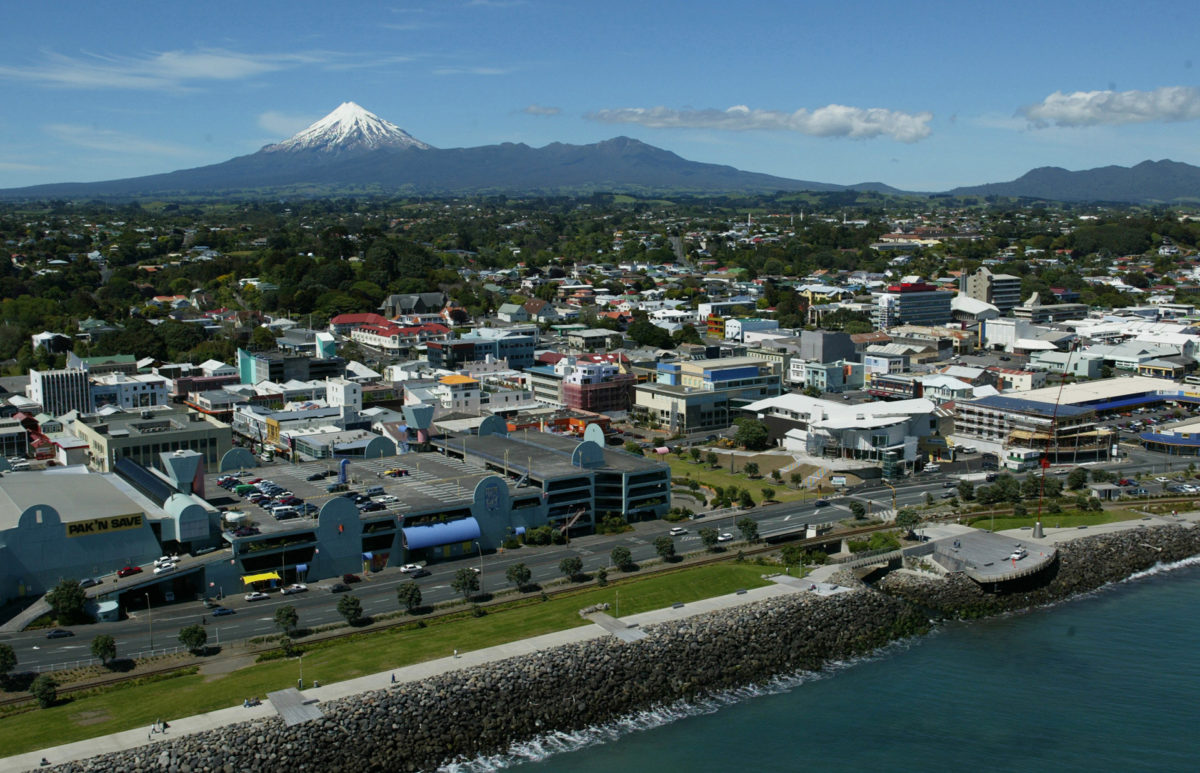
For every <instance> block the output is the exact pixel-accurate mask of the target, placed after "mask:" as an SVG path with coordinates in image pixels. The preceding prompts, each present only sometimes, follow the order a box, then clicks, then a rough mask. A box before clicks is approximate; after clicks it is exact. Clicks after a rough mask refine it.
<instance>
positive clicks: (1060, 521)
mask: <svg viewBox="0 0 1200 773" xmlns="http://www.w3.org/2000/svg"><path fill="white" fill-rule="evenodd" d="M1141 517H1142V514H1141V513H1135V512H1133V511H1132V510H1101V511H1100V512H1098V513H1097V512H1082V511H1079V510H1063V511H1062V512H1061V513H1042V526H1043V527H1045V528H1048V529H1056V528H1060V527H1072V526H1098V525H1100V524H1103V523H1116V522H1117V521H1132V520H1134V519H1136V518H1141ZM1036 521H1037V517H1036V514H1035V515H1027V516H1024V517H1021V518H1014V517H1012V516H1004V517H1000V518H996V519H995V525H994V526H993V525H992V517H991V516H989V515H981V516H979V517H977V518H972V519H970V520H969V521H968V522H967V523H968V525H970V526H974V527H975V528H977V529H991V530H992V531H1004V530H1005V529H1019V528H1021V527H1022V526H1033V524H1034V523H1035V522H1036Z"/></svg>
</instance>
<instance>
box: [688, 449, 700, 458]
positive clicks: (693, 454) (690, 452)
mask: <svg viewBox="0 0 1200 773" xmlns="http://www.w3.org/2000/svg"><path fill="white" fill-rule="evenodd" d="M688 456H690V457H692V461H693V462H699V461H700V449H699V448H696V447H695V446H692V447H691V448H689V449H688Z"/></svg>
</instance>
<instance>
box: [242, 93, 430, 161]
mask: <svg viewBox="0 0 1200 773" xmlns="http://www.w3.org/2000/svg"><path fill="white" fill-rule="evenodd" d="M431 147H432V146H430V145H428V144H426V143H424V142H421V141H420V140H418V139H416V138H414V137H413V136H412V135H410V134H409V133H408V132H406V131H404V130H403V129H401V128H400V127H399V126H397V125H396V124H394V123H391V122H390V121H385V120H383V119H382V118H380V117H379V116H377V115H375V114H374V113H372V112H371V111H370V110H367V109H366V108H364V107H362V106H360V105H358V104H356V103H354V102H343V103H342V104H340V105H338V106H337V108H336V109H334V111H333V112H331V113H330V114H329V115H327V116H325V117H324V118H322V119H321V120H319V121H317V122H316V123H314V124H313V125H311V126H309V127H308V128H307V129H305V130H304V131H301V132H299V133H297V134H294V135H292V136H291V137H290V138H288V139H286V140H284V141H283V142H279V143H276V144H274V145H267V146H266V147H264V148H263V149H262V150H260V151H259V152H260V153H298V152H305V151H316V152H319V153H342V152H345V151H351V150H354V151H357V150H378V149H379V148H417V149H420V150H429V149H430V148H431Z"/></svg>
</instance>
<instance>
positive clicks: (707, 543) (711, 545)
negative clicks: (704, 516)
mask: <svg viewBox="0 0 1200 773" xmlns="http://www.w3.org/2000/svg"><path fill="white" fill-rule="evenodd" d="M718 537H720V535H719V534H718V533H717V530H716V529H714V528H712V527H711V526H706V527H705V528H703V529H701V530H700V541H701V542H703V543H704V549H705V550H714V549H716V547H717V538H718Z"/></svg>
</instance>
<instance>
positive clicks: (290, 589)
mask: <svg viewBox="0 0 1200 773" xmlns="http://www.w3.org/2000/svg"><path fill="white" fill-rule="evenodd" d="M306 590H308V586H307V585H304V584H302V583H298V582H297V583H293V584H292V585H289V586H287V587H286V588H284V589H283V595H285V596H290V595H292V594H293V593H303V592H304V591H306Z"/></svg>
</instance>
